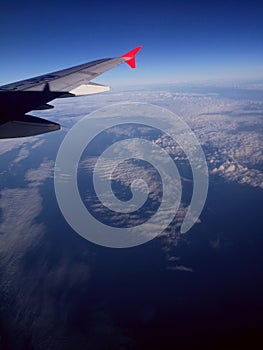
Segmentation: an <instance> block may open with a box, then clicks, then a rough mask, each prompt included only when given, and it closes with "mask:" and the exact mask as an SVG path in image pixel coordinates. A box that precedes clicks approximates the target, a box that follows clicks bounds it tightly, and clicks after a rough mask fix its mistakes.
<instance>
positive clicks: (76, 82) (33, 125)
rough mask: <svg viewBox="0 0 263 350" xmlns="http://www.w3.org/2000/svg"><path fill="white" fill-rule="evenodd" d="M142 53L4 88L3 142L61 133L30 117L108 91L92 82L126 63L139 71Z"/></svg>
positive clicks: (0, 96)
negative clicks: (137, 60)
mask: <svg viewBox="0 0 263 350" xmlns="http://www.w3.org/2000/svg"><path fill="white" fill-rule="evenodd" d="M140 49H141V46H139V47H137V48H135V49H133V50H131V51H130V52H128V53H126V54H124V55H122V56H121V57H118V58H104V59H100V60H96V61H92V62H88V63H84V64H81V65H78V66H74V67H71V68H67V69H63V70H60V71H56V72H53V73H49V74H45V75H41V76H38V77H34V78H30V79H26V80H22V81H19V82H15V83H11V84H7V85H3V86H0V138H13V137H23V136H32V135H37V134H42V133H46V132H50V131H54V130H58V129H59V128H60V125H59V124H57V123H54V122H50V121H47V120H44V119H41V118H37V117H33V116H30V115H28V114H26V113H28V112H30V111H32V110H41V109H50V108H53V106H51V105H49V104H48V102H50V101H52V100H54V99H56V98H64V97H75V96H83V95H89V94H95V93H100V92H104V91H108V90H109V87H108V86H104V85H101V84H96V83H94V82H91V80H93V79H94V78H96V77H97V76H99V75H101V74H103V73H104V72H106V71H108V70H110V69H112V68H114V67H116V66H117V65H119V64H121V63H123V62H126V63H127V64H128V65H129V66H130V67H131V68H135V66H136V64H135V56H136V54H137V52H138V51H139V50H140Z"/></svg>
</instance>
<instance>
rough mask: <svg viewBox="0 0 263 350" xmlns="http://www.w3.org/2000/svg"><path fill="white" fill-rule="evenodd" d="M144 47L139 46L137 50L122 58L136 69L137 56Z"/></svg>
mask: <svg viewBox="0 0 263 350" xmlns="http://www.w3.org/2000/svg"><path fill="white" fill-rule="evenodd" d="M141 48H142V46H137V47H136V48H135V49H133V50H131V51H129V52H127V53H125V54H124V55H122V56H121V58H124V60H125V62H126V63H127V64H128V65H129V66H130V67H131V68H136V60H135V56H136V54H137V53H138V52H139V51H140V50H141Z"/></svg>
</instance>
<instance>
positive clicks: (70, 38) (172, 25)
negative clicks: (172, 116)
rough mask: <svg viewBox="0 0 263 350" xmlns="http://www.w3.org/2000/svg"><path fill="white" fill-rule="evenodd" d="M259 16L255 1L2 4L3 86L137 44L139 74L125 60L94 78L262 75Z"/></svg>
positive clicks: (261, 9)
mask: <svg viewBox="0 0 263 350" xmlns="http://www.w3.org/2000/svg"><path fill="white" fill-rule="evenodd" d="M262 13H263V4H262V1H258V0H250V1H242V0H240V1H238V0H237V1H233V0H228V1H203V0H200V1H193V0H184V1H176V0H174V1H167V0H163V1H159V2H155V1H142V0H141V1H138V0H133V1H127V0H126V1H124V0H122V1H103V0H101V1H92V2H90V1H88V0H86V1H78V0H75V1H67V0H64V1H60V0H58V1H49V0H46V1H42V2H40V1H31V0H29V1H26V0H24V1H12V0H10V1H2V2H1V4H0V29H1V34H0V42H1V51H0V52H1V55H0V57H1V58H0V62H1V74H0V84H4V83H8V82H11V81H16V80H20V79H24V78H28V77H31V76H35V75H39V74H43V73H48V72H50V71H54V70H58V69H62V68H65V67H68V66H72V65H76V64H80V63H83V62H87V61H90V60H93V59H97V58H103V57H115V56H119V55H121V54H123V53H125V52H127V51H128V50H130V49H132V48H134V47H136V46H138V45H143V49H142V51H141V52H140V53H139V55H138V68H137V70H136V71H132V70H129V68H128V67H126V66H124V65H123V66H121V67H118V68H116V69H115V70H113V71H111V72H108V73H106V74H105V75H104V76H102V77H101V78H99V81H100V82H105V83H109V84H111V85H114V84H125V85H127V84H129V83H131V84H136V83H139V84H140V83H150V82H161V83H165V82H181V81H191V80H193V81H196V80H213V79H227V80H231V79H247V78H248V79H250V78H251V79H255V78H263V20H262ZM97 81H98V80H97Z"/></svg>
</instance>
